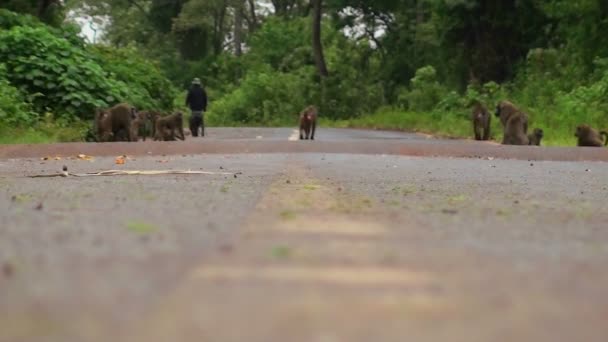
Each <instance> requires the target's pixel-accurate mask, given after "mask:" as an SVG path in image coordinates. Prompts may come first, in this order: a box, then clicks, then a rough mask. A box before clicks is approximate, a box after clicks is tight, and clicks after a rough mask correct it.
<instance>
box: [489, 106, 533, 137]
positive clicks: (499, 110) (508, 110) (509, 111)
mask: <svg viewBox="0 0 608 342" xmlns="http://www.w3.org/2000/svg"><path fill="white" fill-rule="evenodd" d="M515 113H522V114H523V116H524V118H523V123H524V133H526V134H528V114H526V113H524V112H522V111H521V110H520V109H519V108H517V107H516V106H515V105H514V104H512V103H511V102H509V101H500V102H499V103H498V105H497V106H496V113H495V115H496V116H497V117H499V118H500V123H501V124H502V126H503V127H506V126H507V121H508V120H509V118H510V117H511V116H512V115H513V114H515Z"/></svg>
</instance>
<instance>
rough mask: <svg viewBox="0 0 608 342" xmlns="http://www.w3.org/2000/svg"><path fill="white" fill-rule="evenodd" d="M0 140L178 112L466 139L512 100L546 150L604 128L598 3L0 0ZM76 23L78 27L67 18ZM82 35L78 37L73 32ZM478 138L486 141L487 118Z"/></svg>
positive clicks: (217, 119) (605, 15) (67, 133)
mask: <svg viewBox="0 0 608 342" xmlns="http://www.w3.org/2000/svg"><path fill="white" fill-rule="evenodd" d="M0 7H1V9H0V133H1V134H0V136H1V138H0V141H1V142H16V141H28V142H37V141H57V140H60V141H75V140H82V139H84V137H85V135H86V131H87V129H88V127H89V126H90V120H91V119H92V117H93V113H94V109H95V108H99V107H107V106H111V105H114V104H116V103H118V102H128V103H131V104H133V105H135V106H136V107H138V108H144V109H157V110H163V111H167V112H168V111H171V110H176V109H180V108H183V105H184V95H185V91H186V89H187V87H188V86H189V84H190V81H191V80H192V79H193V78H194V77H199V78H200V79H201V80H203V84H204V86H205V88H206V90H207V92H208V94H209V98H210V107H209V112H208V114H207V116H208V122H209V124H210V125H222V126H226V125H264V126H270V125H295V121H296V116H297V113H298V112H299V111H300V110H301V109H303V108H304V107H306V106H307V105H309V104H316V105H318V107H319V108H320V117H321V118H322V121H321V125H322V126H323V125H325V126H327V125H333V126H361V127H379V128H399V129H408V130H421V131H427V132H432V133H438V134H444V135H451V136H462V137H470V136H472V134H473V132H472V129H471V124H470V120H469V116H470V108H471V104H472V103H473V102H474V101H475V100H478V101H481V102H482V103H484V104H486V106H488V108H490V110H493V107H494V106H495V105H496V103H497V102H498V101H500V100H502V99H509V100H510V101H512V102H514V103H517V104H518V105H519V106H520V107H521V108H523V109H524V110H525V111H526V112H527V113H528V114H529V116H530V125H531V127H542V128H543V129H544V130H545V134H546V140H547V142H548V143H549V144H550V145H551V144H552V145H572V144H573V143H574V136H573V133H574V127H575V126H576V125H577V124H579V123H588V124H591V125H593V126H596V127H601V128H607V127H608V114H607V113H608V96H607V95H608V94H607V92H608V35H607V34H606V32H608V2H607V1H603V0H581V1H571V0H492V1H490V0H390V1H389V0H375V1H363V0H358V1H356V0H325V1H323V0H310V1H306V0H270V1H259V0H106V1H102V0H63V1H62V0H2V2H1V3H0ZM77 22H78V23H80V24H78V23H77ZM83 29H88V34H87V35H86V38H85V35H83V34H82V32H81V30H83ZM492 125H493V127H495V128H496V129H494V132H493V136H494V138H495V139H499V138H500V137H499V135H500V130H499V129H498V127H499V126H498V125H499V123H498V122H497V120H494V122H493V123H492Z"/></svg>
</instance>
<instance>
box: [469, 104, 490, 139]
mask: <svg viewBox="0 0 608 342" xmlns="http://www.w3.org/2000/svg"><path fill="white" fill-rule="evenodd" d="M491 118H492V116H491V115H490V113H489V112H488V110H487V109H486V107H485V106H484V105H482V104H481V103H480V102H476V103H475V106H474V107H473V112H472V114H471V119H472V120H473V132H474V133H475V140H488V139H490V120H491ZM481 131H483V136H482V133H481Z"/></svg>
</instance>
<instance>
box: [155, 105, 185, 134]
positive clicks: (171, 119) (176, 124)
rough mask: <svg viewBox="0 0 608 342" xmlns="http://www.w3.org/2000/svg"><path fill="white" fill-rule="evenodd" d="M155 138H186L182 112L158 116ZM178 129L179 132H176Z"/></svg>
mask: <svg viewBox="0 0 608 342" xmlns="http://www.w3.org/2000/svg"><path fill="white" fill-rule="evenodd" d="M154 127H155V128H154V140H163V141H172V140H175V138H176V137H177V138H178V139H180V140H185V139H186V138H185V136H184V123H183V115H182V113H180V112H177V113H174V114H171V115H167V116H164V117H161V116H160V115H157V116H156V120H155V124H154ZM176 130H177V133H178V134H175V131H176Z"/></svg>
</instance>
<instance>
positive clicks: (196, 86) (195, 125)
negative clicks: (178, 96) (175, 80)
mask: <svg viewBox="0 0 608 342" xmlns="http://www.w3.org/2000/svg"><path fill="white" fill-rule="evenodd" d="M186 106H188V108H190V111H191V112H192V115H191V116H190V132H192V136H193V137H198V129H199V127H200V128H201V137H204V136H205V117H204V113H205V112H206V111H207V93H206V92H205V89H203V87H202V86H201V80H200V79H199V78H195V79H194V80H192V86H191V87H190V90H189V91H188V96H187V97H186Z"/></svg>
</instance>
